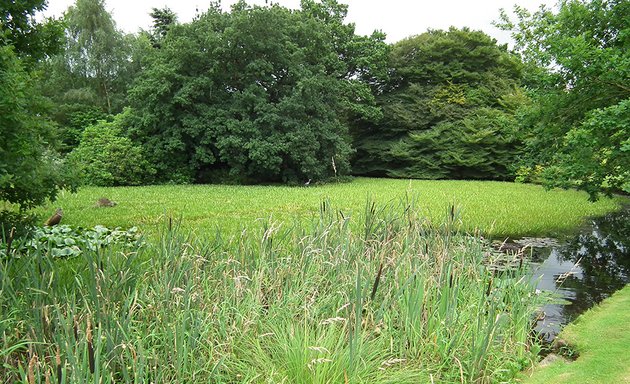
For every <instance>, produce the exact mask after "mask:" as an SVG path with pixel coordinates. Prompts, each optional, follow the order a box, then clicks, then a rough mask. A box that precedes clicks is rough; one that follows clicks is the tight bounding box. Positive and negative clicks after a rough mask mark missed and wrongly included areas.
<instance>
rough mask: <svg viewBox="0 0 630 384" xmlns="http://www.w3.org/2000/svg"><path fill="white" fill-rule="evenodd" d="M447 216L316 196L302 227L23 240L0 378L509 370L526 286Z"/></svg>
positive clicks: (1, 277)
mask: <svg viewBox="0 0 630 384" xmlns="http://www.w3.org/2000/svg"><path fill="white" fill-rule="evenodd" d="M458 215H459V213H458V212H457V209H455V208H454V207H451V208H449V210H448V212H446V215H445V216H446V218H445V220H444V221H443V222H442V223H439V224H435V223H432V222H430V221H428V220H426V219H424V218H423V216H422V215H421V214H420V213H419V212H418V210H417V209H416V208H415V204H414V203H413V202H405V203H401V204H399V205H396V206H387V207H377V206H376V205H374V204H371V203H368V204H367V205H366V209H365V211H364V213H362V214H360V215H355V217H349V216H348V215H344V213H343V212H341V211H338V210H334V209H332V208H331V207H330V205H329V204H328V203H322V204H321V207H320V210H319V217H318V218H317V219H315V220H313V221H312V222H311V223H309V224H304V223H303V221H299V220H296V221H295V223H294V224H292V225H288V224H286V223H283V224H281V223H278V222H274V221H271V220H268V221H264V222H261V223H259V228H258V230H243V231H242V232H241V233H240V234H238V235H235V236H232V237H225V235H222V234H221V233H220V232H217V233H216V235H214V236H212V237H209V238H203V239H199V238H197V239H195V238H193V237H192V236H190V235H187V234H184V233H182V232H181V231H180V230H179V229H178V226H177V225H167V226H165V228H164V230H163V231H162V233H161V234H160V236H159V240H158V241H155V242H152V243H150V244H148V245H147V246H145V247H142V248H140V249H138V250H129V249H126V248H115V247H109V248H99V249H96V250H88V249H86V250H85V251H84V252H82V253H81V255H80V256H79V257H76V258H72V259H58V258H52V257H50V255H48V254H47V253H46V252H45V250H42V249H32V250H31V251H30V252H31V257H22V258H17V259H8V260H5V261H3V262H2V265H1V266H0V310H1V311H2V316H1V319H2V320H1V321H0V334H1V335H2V344H1V345H0V359H1V364H2V368H1V370H0V372H1V373H0V380H2V381H5V382H25V383H35V382H42V383H43V382H55V383H57V382H59V383H86V382H94V383H96V382H99V383H113V382H116V383H119V382H126V383H132V382H145V383H149V382H154V383H166V382H179V383H195V382H217V383H262V382H264V383H281V382H285V383H417V382H440V383H445V382H456V383H459V382H466V383H473V382H474V383H486V382H498V381H505V380H509V379H510V378H511V377H512V376H513V375H514V374H515V372H517V371H519V370H520V369H521V368H522V367H523V366H525V365H527V364H529V363H530V361H531V359H532V358H533V357H534V356H535V353H536V351H537V347H536V346H535V345H532V344H530V343H531V341H530V340H531V338H530V337H529V336H530V330H531V314H532V313H533V312H534V308H535V306H536V304H537V303H536V301H537V297H536V295H534V293H533V292H534V287H533V286H532V284H531V283H530V279H529V278H528V277H527V276H526V271H524V270H523V269H513V270H508V271H503V272H500V273H499V272H492V271H491V270H490V269H489V268H487V267H486V266H485V264H484V257H485V253H486V252H487V249H486V247H485V246H484V244H483V242H482V241H481V240H479V239H478V238H477V237H475V236H471V235H468V234H465V233H462V232H460V231H459V229H458V228H459V227H460V223H459V219H458ZM357 228H361V229H360V230H357Z"/></svg>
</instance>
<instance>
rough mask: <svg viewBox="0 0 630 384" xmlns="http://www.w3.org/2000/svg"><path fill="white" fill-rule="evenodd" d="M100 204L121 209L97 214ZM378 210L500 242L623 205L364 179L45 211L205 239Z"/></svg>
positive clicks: (159, 193)
mask: <svg viewBox="0 0 630 384" xmlns="http://www.w3.org/2000/svg"><path fill="white" fill-rule="evenodd" d="M100 197H107V198H110V199H112V200H114V201H116V202H117V203H118V205H117V206H116V207H114V208H96V207H95V202H96V200H97V199H98V198H100ZM368 199H369V200H372V201H375V202H376V203H378V204H379V205H384V204H386V203H392V204H398V203H402V202H404V201H405V199H409V200H415V204H416V206H418V207H420V208H421V209H422V210H423V211H424V214H425V215H426V216H427V217H428V218H431V219H434V220H442V219H443V218H444V217H445V213H446V210H447V207H448V206H449V204H452V203H455V204H457V205H458V206H459V207H460V208H461V209H462V216H461V217H462V221H463V223H464V225H465V227H466V228H467V229H469V230H473V229H480V230H481V231H482V232H483V233H484V234H486V235H488V236H493V237H507V236H518V235H556V234H558V233H562V232H567V231H570V230H572V229H574V228H575V227H576V226H579V225H580V224H581V223H583V222H584V220H585V217H588V216H596V215H602V214H605V213H607V212H609V211H612V210H615V209H617V208H618V207H619V204H620V201H621V200H620V199H602V200H600V201H598V202H596V203H591V202H589V201H588V200H587V195H586V194H585V193H582V192H577V191H565V190H553V191H546V190H545V189H544V188H542V187H540V186H537V185H528V184H515V183H507V182H488V181H447V180H440V181H428V180H392V179H372V178H357V179H355V180H354V181H352V182H350V183H343V184H327V185H311V186H309V187H286V186H225V185H186V186H180V185H178V186H175V185H163V186H149V187H119V188H95V187H85V188H82V189H81V190H80V191H79V192H78V193H77V194H71V193H67V192H64V193H62V194H61V195H60V196H59V199H58V201H56V202H55V203H54V204H51V205H48V206H46V207H44V208H41V209H39V210H38V213H40V214H41V216H42V217H45V216H48V215H49V214H50V213H52V212H53V211H54V208H55V207H62V208H63V209H64V218H63V223H65V224H70V225H80V226H85V227H92V226H94V225H97V224H101V225H105V226H108V227H118V226H119V227H131V226H139V227H140V228H141V229H142V230H144V231H147V232H154V231H156V228H158V227H159V226H160V225H161V224H163V223H164V221H165V218H166V217H169V216H170V217H173V218H175V219H180V218H181V219H182V224H183V226H184V227H185V228H190V229H192V230H194V231H196V232H198V233H204V232H208V231H214V230H215V229H217V228H219V229H221V230H222V231H224V232H225V231H228V232H230V231H232V232H233V231H236V230H239V229H241V228H242V227H247V226H251V225H252V224H253V223H254V222H255V220H256V219H259V218H263V219H268V218H269V217H273V218H274V219H277V220H282V221H291V220H293V219H294V218H298V219H301V220H305V219H306V220H308V219H310V218H312V217H314V216H315V214H316V213H317V212H318V209H319V206H320V203H321V202H322V201H324V200H328V201H330V203H331V205H332V206H333V207H335V208H337V209H340V210H341V211H342V212H343V214H344V216H346V217H347V216H352V215H358V214H360V213H362V211H364V209H365V206H366V201H367V200H368Z"/></svg>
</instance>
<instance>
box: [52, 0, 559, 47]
mask: <svg viewBox="0 0 630 384" xmlns="http://www.w3.org/2000/svg"><path fill="white" fill-rule="evenodd" d="M235 2H236V0H223V1H222V2H221V4H222V6H223V8H224V9H226V10H228V9H229V7H230V6H231V5H232V4H234V3H235ZM274 2H276V3H279V4H280V5H283V6H286V7H289V8H298V7H299V4H300V1H299V0H275V1H274ZM340 2H341V3H346V4H348V5H349V10H348V18H347V21H348V22H352V23H355V25H356V32H357V33H358V34H361V35H366V34H371V33H372V31H374V30H375V29H379V30H382V31H383V32H385V33H386V34H387V41H388V42H396V41H398V40H400V39H403V38H405V37H408V36H412V35H417V34H420V33H423V32H425V31H426V30H427V29H428V28H432V29H448V28H449V27H450V26H456V27H460V28H461V27H470V28H472V29H481V30H483V31H484V32H486V33H487V34H489V35H490V36H492V37H494V38H496V39H497V40H498V41H499V42H500V43H508V42H510V39H509V34H507V33H505V32H502V31H499V30H497V29H496V28H494V27H493V26H492V24H491V23H492V21H493V20H497V19H498V18H499V9H500V8H505V9H506V10H508V11H511V10H512V8H513V6H514V4H518V5H520V6H522V7H525V8H527V9H529V10H532V11H533V10H536V9H537V8H538V7H539V6H540V5H541V4H546V5H548V6H554V5H555V3H556V0H415V1H413V0H386V1H383V0H340ZM73 3H74V0H49V1H48V10H47V11H46V13H45V15H46V16H60V15H61V14H62V13H63V12H64V11H65V10H66V9H67V8H68V6H70V5H72V4H73ZM105 3H106V8H107V10H108V11H110V12H111V13H112V15H113V16H114V20H116V23H117V25H118V28H120V29H122V30H124V31H125V32H137V31H138V30H139V29H140V28H143V29H148V28H149V26H150V25H151V17H150V16H149V12H150V11H151V8H153V7H156V8H163V7H164V6H168V7H169V8H170V9H172V10H173V11H174V12H175V13H176V14H177V16H178V19H179V21H180V22H187V21H190V20H191V19H192V18H193V17H194V15H195V14H196V10H197V9H198V10H199V11H200V12H203V11H205V10H206V9H207V8H208V4H209V1H208V0H106V1H105ZM248 3H250V4H264V3H265V0H248Z"/></svg>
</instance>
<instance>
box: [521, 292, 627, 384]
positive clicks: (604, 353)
mask: <svg viewBox="0 0 630 384" xmlns="http://www.w3.org/2000/svg"><path fill="white" fill-rule="evenodd" d="M629 308H630V285H628V286H626V287H625V288H624V289H622V290H621V291H618V292H616V293H615V294H614V295H613V296H611V297H610V298H608V299H606V300H604V301H603V302H602V303H601V304H600V305H598V306H597V307H595V308H593V309H591V310H589V311H588V312H586V313H584V314H582V315H581V316H580V317H579V318H578V319H577V320H576V321H575V322H573V323H571V324H569V325H568V326H567V327H566V328H565V329H564V330H563V331H562V333H561V335H560V337H561V338H563V339H565V340H567V341H568V342H569V343H570V344H571V345H572V346H573V348H574V349H575V350H576V351H577V352H578V353H579V357H578V359H577V360H576V361H574V362H565V361H557V362H555V363H553V364H551V365H549V366H547V367H544V368H539V369H535V370H534V371H533V374H531V376H529V377H526V378H524V379H523V383H526V384H537V383H545V384H546V383H557V384H562V383H583V384H591V383H592V384H596V383H619V384H623V383H630V360H629V355H628V346H629V345H630V311H629V310H628V309H629Z"/></svg>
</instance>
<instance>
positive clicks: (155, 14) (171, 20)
mask: <svg viewBox="0 0 630 384" xmlns="http://www.w3.org/2000/svg"><path fill="white" fill-rule="evenodd" d="M150 15H151V18H152V19H153V26H152V31H151V34H150V35H149V36H150V39H151V43H152V44H153V47H155V48H159V47H160V44H161V41H162V40H164V38H166V34H167V33H168V31H169V29H171V27H172V26H173V25H175V24H176V23H177V15H176V14H175V12H173V11H172V10H171V9H170V8H168V7H164V8H153V9H152V10H151V13H150Z"/></svg>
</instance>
